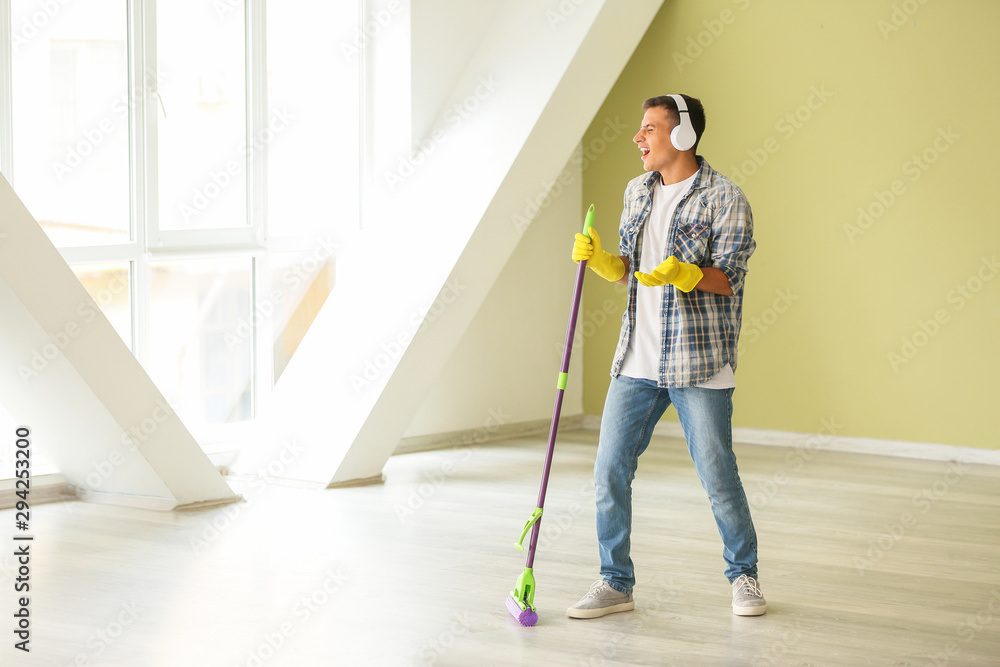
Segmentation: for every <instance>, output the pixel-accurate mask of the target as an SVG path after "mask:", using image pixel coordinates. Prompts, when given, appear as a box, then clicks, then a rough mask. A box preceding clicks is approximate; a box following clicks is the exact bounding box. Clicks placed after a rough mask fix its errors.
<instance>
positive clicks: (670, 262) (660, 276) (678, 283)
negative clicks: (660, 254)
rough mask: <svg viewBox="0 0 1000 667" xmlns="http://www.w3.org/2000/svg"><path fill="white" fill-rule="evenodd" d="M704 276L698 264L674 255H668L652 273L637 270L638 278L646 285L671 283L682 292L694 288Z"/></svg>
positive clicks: (657, 285) (656, 285) (654, 285)
mask: <svg viewBox="0 0 1000 667" xmlns="http://www.w3.org/2000/svg"><path fill="white" fill-rule="evenodd" d="M703 276H704V273H702V271H701V269H699V268H698V267H697V266H695V265H694V264H687V263H685V262H681V261H678V260H677V258H676V257H674V256H673V255H671V256H670V257H667V258H666V259H665V260H664V261H663V263H662V264H660V265H659V266H658V267H656V268H655V269H653V272H652V273H640V272H639V271H636V272H635V277H636V279H637V280H638V281H639V282H640V283H642V284H643V285H645V286H646V287H659V286H661V285H667V284H670V285H674V286H675V287H676V288H677V289H679V290H680V291H682V292H690V291H691V290H693V289H694V287H695V285H697V284H698V283H699V282H701V279H702V277H703Z"/></svg>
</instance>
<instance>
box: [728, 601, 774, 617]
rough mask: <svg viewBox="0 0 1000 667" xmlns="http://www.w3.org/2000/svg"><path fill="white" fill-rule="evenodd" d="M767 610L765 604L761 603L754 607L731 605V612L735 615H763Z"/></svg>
mask: <svg viewBox="0 0 1000 667" xmlns="http://www.w3.org/2000/svg"><path fill="white" fill-rule="evenodd" d="M766 611H767V605H766V604H762V605H758V606H756V607H737V606H736V605H733V613H734V614H736V615H737V616H763V615H764V613H765V612H766Z"/></svg>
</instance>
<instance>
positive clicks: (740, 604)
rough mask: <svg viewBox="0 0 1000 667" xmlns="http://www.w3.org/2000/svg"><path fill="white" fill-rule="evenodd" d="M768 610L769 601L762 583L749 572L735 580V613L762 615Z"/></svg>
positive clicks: (738, 614)
mask: <svg viewBox="0 0 1000 667" xmlns="http://www.w3.org/2000/svg"><path fill="white" fill-rule="evenodd" d="M766 611H767V601H766V600H764V594H763V593H761V592H760V584H758V583H757V580H756V579H754V578H753V577H751V576H750V575H747V574H742V575H740V577H739V579H737V580H736V581H734V582H733V613H734V614H736V615H737V616H760V615H761V614H763V613H764V612H766Z"/></svg>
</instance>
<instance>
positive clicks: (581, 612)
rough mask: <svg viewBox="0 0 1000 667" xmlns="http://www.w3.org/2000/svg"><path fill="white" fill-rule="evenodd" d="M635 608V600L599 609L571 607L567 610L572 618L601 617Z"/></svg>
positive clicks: (567, 613)
mask: <svg viewBox="0 0 1000 667" xmlns="http://www.w3.org/2000/svg"><path fill="white" fill-rule="evenodd" d="M633 609H635V601H632V602H622V603H621V604H614V605H611V606H610V607H600V608H599V609H573V608H572V607H571V608H569V609H567V610H566V615H567V616H569V617H570V618H600V617H601V616H607V615H608V614H615V613H617V612H619V611H632V610H633Z"/></svg>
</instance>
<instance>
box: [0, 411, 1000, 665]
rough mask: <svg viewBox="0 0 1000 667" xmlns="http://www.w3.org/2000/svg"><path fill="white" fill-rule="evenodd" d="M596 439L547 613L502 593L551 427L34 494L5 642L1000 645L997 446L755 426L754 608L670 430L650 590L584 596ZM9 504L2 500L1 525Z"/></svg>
mask: <svg viewBox="0 0 1000 667" xmlns="http://www.w3.org/2000/svg"><path fill="white" fill-rule="evenodd" d="M596 439H597V435H596V433H594V432H587V431H577V432H565V433H562V434H561V436H560V442H559V445H558V448H557V453H556V461H555V466H554V470H553V476H552V480H551V484H550V488H549V494H548V499H547V502H546V506H547V507H546V515H545V516H546V519H545V522H544V530H543V546H542V548H540V550H539V554H538V557H537V559H536V562H535V573H536V578H537V583H538V594H537V596H536V603H537V604H538V606H539V608H540V613H539V616H540V620H539V622H538V625H537V626H535V627H533V628H522V627H520V626H519V625H517V624H516V622H514V620H513V619H512V618H511V617H510V616H509V615H508V613H507V611H506V609H505V607H504V598H505V596H506V594H507V591H508V590H509V589H510V588H511V586H512V585H513V583H514V580H515V579H516V577H517V575H518V574H519V573H520V572H521V569H522V567H523V563H524V561H523V556H522V555H521V554H519V553H518V552H517V551H515V550H514V548H513V546H512V545H513V542H514V541H515V540H516V539H517V537H518V535H519V533H520V530H521V527H522V525H523V523H524V521H525V519H526V518H527V517H528V515H529V514H530V512H531V510H532V508H533V507H534V503H535V495H536V493H537V486H538V479H539V477H540V472H541V470H540V469H541V461H542V451H543V447H544V443H543V441H542V439H540V438H539V439H529V440H514V441H508V442H504V443H500V444H492V445H490V446H483V447H477V448H466V449H458V450H443V451H437V452H425V453H420V454H410V455H405V456H399V457H394V458H393V459H392V460H391V461H390V462H389V464H388V466H387V468H386V477H387V482H386V483H385V484H384V485H379V486H371V487H365V488H356V489H341V490H335V491H323V490H318V489H312V488H305V487H302V486H299V487H292V486H283V485H278V484H264V483H262V482H260V481H257V480H249V479H233V480H232V483H233V486H234V488H236V489H237V490H239V491H241V492H243V493H245V494H246V496H247V497H248V498H249V500H250V502H249V503H244V504H240V505H234V506H229V507H226V508H220V509H216V510H210V511H202V512H196V513H194V512H193V513H155V512H148V511H139V510H132V509H123V508H116V507H109V506H101V505H93V504H87V503H80V502H73V503H63V504H53V505H44V506H39V507H38V508H36V509H35V510H34V516H33V519H34V520H33V528H34V530H33V532H34V534H35V535H36V536H37V537H36V540H35V542H34V544H33V550H34V559H33V561H32V571H31V577H32V593H33V594H32V598H31V609H32V613H33V615H32V629H33V634H32V642H31V646H32V649H33V651H32V653H31V654H30V656H25V655H24V654H22V653H20V652H18V651H14V650H13V649H12V647H11V645H12V643H13V640H12V634H11V630H12V628H13V622H12V616H11V614H12V609H13V606H14V593H13V590H12V588H13V584H12V581H13V576H14V574H13V559H12V556H11V552H12V551H13V549H11V548H7V547H4V548H3V549H2V551H3V554H4V555H3V556H2V557H0V617H2V618H4V619H7V620H5V621H3V627H0V630H2V632H0V636H2V637H3V638H4V639H3V646H2V649H0V656H2V658H0V664H3V665H11V664H13V665H44V666H46V667H48V666H53V667H63V666H68V665H122V666H128V667H145V666H159V665H165V666H171V667H173V666H186V665H196V666H200V665H205V666H210V667H235V666H237V665H243V666H248V665H249V666H255V665H268V666H272V665H294V666H307V667H308V666H312V665H378V666H381V665H463V666H464V665H476V666H478V665H505V666H506V665H532V666H547V665H569V666H577V665H579V666H583V665H595V666H596V665H754V666H756V665H892V666H904V665H951V666H955V665H1000V469H998V468H991V467H985V466H972V465H966V466H964V467H959V468H957V469H956V468H954V467H952V468H949V464H946V463H941V462H929V461H914V460H907V459H899V458H889V457H873V456H864V455H859V454H844V453H836V452H823V451H820V452H815V453H811V452H803V453H804V454H807V455H809V457H808V460H805V459H804V458H794V457H793V458H788V457H789V455H790V454H792V453H794V452H793V451H792V450H788V449H783V448H772V447H761V446H749V445H746V446H738V454H739V457H740V463H741V472H742V475H743V479H744V484H745V486H746V488H747V492H748V495H749V496H750V497H751V500H752V505H753V510H754V517H755V520H756V524H757V531H758V536H759V543H760V558H761V563H760V570H761V571H760V576H761V584H762V588H763V590H764V593H765V595H766V596H767V598H768V601H769V605H770V606H769V611H768V613H767V615H765V616H763V617H758V618H741V617H736V616H734V615H733V614H732V612H731V611H730V606H729V586H728V584H727V582H726V580H725V579H724V577H723V576H722V570H723V561H722V556H721V550H722V547H721V542H720V540H719V537H718V533H717V532H716V529H715V525H714V523H713V521H712V516H711V513H710V511H709V508H708V502H707V500H706V499H705V497H704V492H703V491H702V489H701V487H700V485H699V484H698V481H697V478H696V477H695V476H694V473H693V469H692V467H691V463H690V461H689V459H688V457H687V453H686V450H685V449H684V446H683V442H682V441H680V440H676V439H672V438H661V437H657V438H654V442H653V444H652V445H651V447H650V449H649V451H648V452H647V453H646V454H645V455H644V456H643V460H642V461H641V465H640V470H639V475H638V478H637V480H636V484H635V519H634V534H633V558H634V560H635V561H636V565H637V568H638V573H637V574H638V578H639V583H638V585H637V587H636V591H635V598H636V610H635V611H634V612H631V613H626V614H615V615H612V616H609V617H606V618H603V619H596V620H590V621H583V620H572V619H568V618H567V617H566V616H565V608H566V607H567V606H569V605H571V604H573V603H575V602H576V601H577V600H578V599H579V598H580V597H581V596H582V595H583V594H584V593H585V592H586V590H587V588H588V586H589V585H590V583H591V582H592V581H594V580H595V579H596V578H597V548H596V540H595V535H594V518H593V514H594V509H593V490H592V485H591V468H592V465H593V455H594V445H595V443H596ZM922 493H923V494H924V495H923V496H921V494H922ZM13 521H14V517H13V511H12V510H9V511H2V512H0V525H2V526H4V528H3V529H0V530H2V532H3V533H8V534H10V533H13V529H12V526H13ZM4 539H6V540H9V537H8V538H4ZM8 544H11V542H9V541H8Z"/></svg>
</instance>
